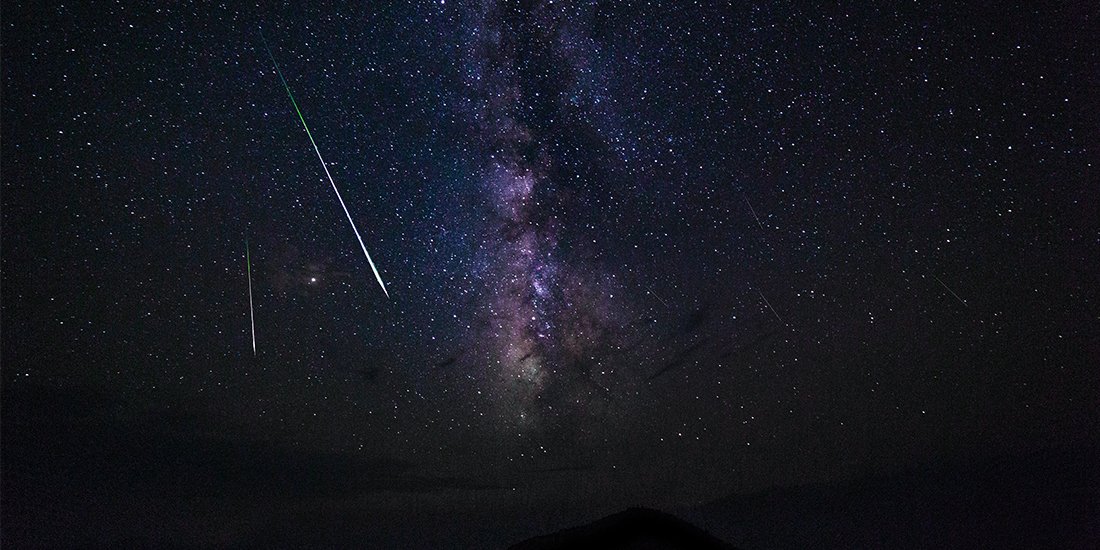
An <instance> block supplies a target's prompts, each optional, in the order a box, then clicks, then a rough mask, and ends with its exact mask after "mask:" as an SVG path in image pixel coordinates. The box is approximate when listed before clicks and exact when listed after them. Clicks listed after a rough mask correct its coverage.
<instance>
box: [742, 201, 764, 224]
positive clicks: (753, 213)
mask: <svg viewBox="0 0 1100 550" xmlns="http://www.w3.org/2000/svg"><path fill="white" fill-rule="evenodd" d="M741 198H743V199H745V204H747V205H749V212H752V217H753V218H756V225H758V226H760V230H761V231H764V224H763V223H760V216H757V215H756V209H755V208H753V207H752V203H751V202H749V197H748V196H746V195H745V194H744V193H741Z"/></svg>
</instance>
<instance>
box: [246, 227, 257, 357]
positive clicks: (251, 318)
mask: <svg viewBox="0 0 1100 550" xmlns="http://www.w3.org/2000/svg"><path fill="white" fill-rule="evenodd" d="M244 262H245V264H246V265H247V266H248V268H247V270H248V319H249V321H251V323H252V355H256V312H255V310H253V309H252V257H251V256H250V255H249V253H248V239H245V241H244Z"/></svg>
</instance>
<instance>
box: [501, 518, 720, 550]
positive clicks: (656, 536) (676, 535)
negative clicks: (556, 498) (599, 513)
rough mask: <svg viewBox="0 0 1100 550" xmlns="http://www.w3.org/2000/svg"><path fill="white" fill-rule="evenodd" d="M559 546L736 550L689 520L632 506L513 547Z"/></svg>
mask: <svg viewBox="0 0 1100 550" xmlns="http://www.w3.org/2000/svg"><path fill="white" fill-rule="evenodd" d="M559 548H561V549H565V548H608V549H617V550H628V549H639V550H640V549H668V550H681V549H682V550H688V549H692V550H694V549H713V550H734V547H733V546H731V545H729V544H726V543H724V542H722V541H720V540H718V539H717V538H715V537H713V536H711V535H710V534H709V533H707V532H706V531H704V530H702V529H700V528H698V527H696V526H694V525H692V524H690V523H688V522H686V521H683V520H681V519H679V518H677V517H675V516H672V515H670V514H666V513H664V512H658V511H657V510H651V509H648V508H630V509H628V510H624V511H622V512H619V513H616V514H612V515H610V516H607V517H605V518H602V519H598V520H596V521H594V522H592V523H589V524H587V525H582V526H579V527H573V528H570V529H565V530H562V531H558V532H557V533H553V534H551V535H544V536H541V537H535V538H532V539H528V540H525V541H523V542H520V543H518V544H515V545H513V546H512V547H511V549H512V550H556V549H559Z"/></svg>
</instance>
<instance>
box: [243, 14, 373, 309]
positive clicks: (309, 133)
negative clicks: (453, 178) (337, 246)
mask: <svg viewBox="0 0 1100 550" xmlns="http://www.w3.org/2000/svg"><path fill="white" fill-rule="evenodd" d="M260 39H261V40H263V36H262V35H261V36H260ZM263 42H264V49H265V50H267V55H268V57H270V58H271V63H272V64H273V65H275V72H276V73H278V75H279V81H280V82H282V83H283V88H285V89H286V95H287V97H289V98H290V104H291V105H293V106H294V112H296V113H298V120H301V121H302V128H305V129H306V135H307V136H309V142H310V143H311V144H312V145H313V151H314V152H315V153H317V159H318V160H320V161H321V168H324V169H325V175H326V176H328V182H329V183H331V184H332V190H333V191H335V192H336V198H337V199H338V200H339V201H340V206H341V207H343V208H344V214H345V215H347V217H348V223H350V224H351V230H352V231H354V232H355V238H356V239H359V246H360V247H362V248H363V255H365V256H366V257H367V263H369V264H370V269H371V271H373V272H374V278H375V279H377V280H378V286H381V287H382V292H383V293H384V294H385V295H386V297H387V298H389V297H390V293H389V292H388V291H387V290H386V283H383V282H382V275H380V274H379V273H378V268H377V267H375V265H374V260H372V259H371V257H370V252H367V245H366V244H364V243H363V237H362V235H360V234H359V228H357V227H355V220H353V219H352V218H351V212H349V211H348V205H347V204H344V197H343V196H341V195H340V190H339V189H338V188H337V187H336V181H334V180H333V179H332V174H330V173H329V171H328V164H325V159H324V158H323V157H322V156H321V150H320V149H318V148H317V142H316V141H314V140H313V133H312V132H310V131H309V125H307V124H306V119H305V117H304V116H302V110H301V109H299V108H298V102H297V101H295V100H294V94H292V93H290V86H289V85H288V84H287V83H286V78H284V77H283V71H282V69H280V68H279V63H278V62H277V61H275V55H274V54H272V53H271V48H269V47H268V46H267V40H264V41H263Z"/></svg>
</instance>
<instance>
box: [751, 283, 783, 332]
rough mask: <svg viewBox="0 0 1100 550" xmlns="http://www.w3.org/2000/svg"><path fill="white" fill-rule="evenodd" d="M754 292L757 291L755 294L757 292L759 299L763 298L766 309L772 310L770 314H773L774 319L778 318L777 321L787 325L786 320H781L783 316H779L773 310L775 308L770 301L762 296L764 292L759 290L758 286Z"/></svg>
mask: <svg viewBox="0 0 1100 550" xmlns="http://www.w3.org/2000/svg"><path fill="white" fill-rule="evenodd" d="M756 293H757V294H759V295H760V299H761V300H764V303H765V304H767V305H768V309H770V310H772V315H775V318H776V319H779V322H780V323H783V326H787V322H786V321H784V320H783V318H782V317H780V316H779V314H778V313H776V312H775V308H774V307H772V303H771V302H769V301H768V299H767V298H765V297H764V293H763V292H761V291H760V289H759V288H758V289H756Z"/></svg>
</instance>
